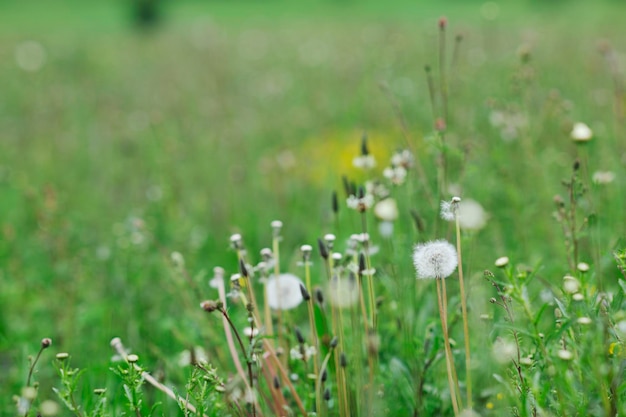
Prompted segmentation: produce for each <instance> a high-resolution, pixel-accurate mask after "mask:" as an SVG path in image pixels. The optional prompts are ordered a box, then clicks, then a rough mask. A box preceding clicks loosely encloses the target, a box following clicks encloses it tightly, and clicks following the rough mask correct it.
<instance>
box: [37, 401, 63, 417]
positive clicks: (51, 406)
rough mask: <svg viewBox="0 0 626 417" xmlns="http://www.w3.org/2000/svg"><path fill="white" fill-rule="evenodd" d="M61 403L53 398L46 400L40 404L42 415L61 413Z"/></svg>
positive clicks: (49, 416)
mask: <svg viewBox="0 0 626 417" xmlns="http://www.w3.org/2000/svg"><path fill="white" fill-rule="evenodd" d="M59 411H60V410H59V404H57V403H56V402H54V401H52V400H45V401H42V403H41V404H40V405H39V413H40V414H41V416H42V417H52V416H56V415H57V414H59Z"/></svg>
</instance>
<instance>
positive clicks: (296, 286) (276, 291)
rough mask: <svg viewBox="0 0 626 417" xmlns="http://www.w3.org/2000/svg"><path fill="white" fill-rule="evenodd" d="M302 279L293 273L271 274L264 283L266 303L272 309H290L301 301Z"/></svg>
mask: <svg viewBox="0 0 626 417" xmlns="http://www.w3.org/2000/svg"><path fill="white" fill-rule="evenodd" d="M300 285H304V284H303V283H302V281H301V280H300V279H299V278H298V277H296V276H295V275H293V274H280V275H279V276H278V277H276V276H275V275H272V276H271V277H270V278H269V279H268V280H267V282H266V283H265V290H266V291H267V303H268V304H269V306H270V307H271V308H273V309H274V310H291V309H292V308H296V307H297V306H299V305H300V303H301V302H302V300H303V298H302V292H301V291H300Z"/></svg>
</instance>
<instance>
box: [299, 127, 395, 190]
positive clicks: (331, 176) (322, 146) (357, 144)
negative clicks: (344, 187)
mask: <svg viewBox="0 0 626 417" xmlns="http://www.w3.org/2000/svg"><path fill="white" fill-rule="evenodd" d="M362 134H363V132H360V131H357V130H350V131H338V130H337V131H329V132H327V133H325V134H323V135H320V136H314V137H311V138H308V139H305V140H304V141H303V142H302V143H301V145H300V146H299V147H298V148H296V149H294V150H293V151H294V154H295V156H296V159H297V160H298V161H299V162H300V163H298V167H299V169H296V170H294V171H293V174H294V175H296V176H299V177H300V178H301V179H304V180H305V181H307V183H310V184H314V185H326V184H329V183H331V182H334V183H338V182H339V181H340V180H341V175H346V176H347V177H348V178H350V179H353V180H355V181H357V182H359V183H361V182H363V181H365V180H367V179H368V178H370V177H373V176H376V177H378V176H380V173H381V172H382V170H383V169H384V168H385V167H387V166H389V165H390V159H391V155H392V153H393V152H394V151H395V150H396V149H399V148H403V147H405V145H404V140H403V139H402V136H401V135H400V134H399V133H396V132H383V131H368V132H367V147H368V150H369V152H370V154H371V155H373V156H374V158H375V159H376V167H374V168H373V169H372V170H370V171H365V170H363V169H360V168H356V167H354V166H353V165H352V161H353V160H354V158H356V157H358V156H359V155H360V154H361V137H362Z"/></svg>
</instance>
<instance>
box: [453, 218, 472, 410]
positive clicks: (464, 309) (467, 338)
mask: <svg viewBox="0 0 626 417" xmlns="http://www.w3.org/2000/svg"><path fill="white" fill-rule="evenodd" d="M454 217H455V218H456V253H457V256H458V270H459V287H460V290H461V310H462V312H463V336H464V338H465V387H466V389H467V406H468V408H469V409H470V410H471V409H472V366H471V364H470V336H469V326H468V323H467V321H468V320H467V301H466V298H467V297H466V295H465V283H464V280H463V257H462V252H461V226H460V225H459V215H458V213H456V214H455V216H454Z"/></svg>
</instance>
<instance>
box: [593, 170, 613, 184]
mask: <svg viewBox="0 0 626 417" xmlns="http://www.w3.org/2000/svg"><path fill="white" fill-rule="evenodd" d="M614 179H615V173H614V172H611V171H596V172H594V173H593V177H592V180H593V182H594V183H595V184H609V183H611V182H613V180H614Z"/></svg>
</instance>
